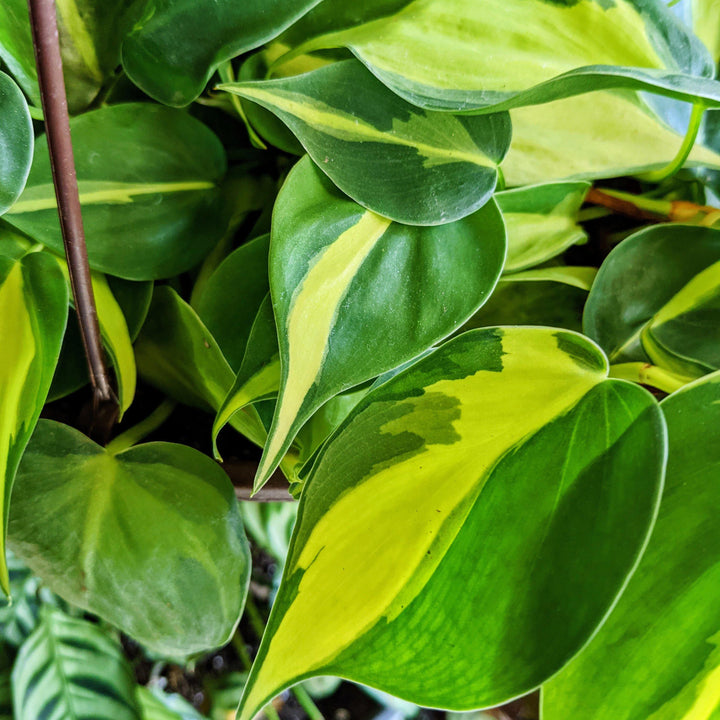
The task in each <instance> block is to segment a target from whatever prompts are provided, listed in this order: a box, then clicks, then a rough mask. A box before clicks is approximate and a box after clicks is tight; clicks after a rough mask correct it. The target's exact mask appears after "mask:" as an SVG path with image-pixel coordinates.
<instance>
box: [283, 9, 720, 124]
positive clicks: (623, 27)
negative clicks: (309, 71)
mask: <svg viewBox="0 0 720 720" xmlns="http://www.w3.org/2000/svg"><path fill="white" fill-rule="evenodd" d="M529 28H530V29H531V30H530V31H529ZM578 37H582V42H578ZM334 47H347V48H349V49H350V50H352V52H353V53H354V54H355V55H356V56H357V57H358V58H359V59H360V60H362V62H363V63H365V64H366V65H367V66H368V67H369V68H370V69H371V70H372V72H373V73H374V74H375V75H376V76H377V77H378V78H379V79H380V80H381V81H382V82H383V83H385V84H386V85H387V86H388V87H389V88H391V89H392V90H393V91H394V92H396V93H397V94H398V95H400V96H401V97H404V98H405V99H406V100H408V101H409V102H412V103H414V104H416V105H419V106H421V107H427V108H433V109H441V110H452V111H468V110H473V111H483V112H486V111H497V110H508V109H510V108H513V107H520V106H522V105H533V104H538V103H543V102H549V101H551V100H556V99H558V98H562V97H568V96H570V95H577V94H580V93H585V92H589V91H592V90H603V89H607V88H630V89H635V90H650V91H651V92H655V93H659V94H663V95H667V96H669V97H674V98H677V99H680V100H686V101H693V100H695V99H697V98H701V99H702V100H703V102H704V103H705V104H706V105H714V106H717V105H719V104H720V84H718V83H716V82H715V81H713V80H712V78H713V76H714V67H713V63H712V60H711V58H710V56H709V54H708V52H707V50H706V49H705V47H704V46H703V45H702V43H701V42H700V41H699V40H698V39H697V38H696V37H695V36H694V35H693V34H692V33H691V32H689V31H688V30H687V28H686V27H685V26H684V25H683V24H681V23H680V22H679V21H678V20H677V19H676V18H675V17H674V16H673V14H672V13H671V12H670V11H669V10H667V9H666V8H665V6H664V5H663V3H661V2H655V1H654V0H612V1H611V2H608V1H607V0H571V1H570V2H568V1H567V0H415V1H414V2H411V3H410V4H408V5H407V6H406V7H405V8H404V9H403V10H401V11H400V12H397V13H395V14H393V15H389V16H387V17H384V18H381V19H379V20H375V21H372V22H369V23H366V24H363V25H358V26H355V27H351V28H349V29H345V30H340V31H338V32H330V33H327V34H326V35H322V36H320V37H318V38H313V39H312V40H309V41H308V42H306V43H304V44H303V45H301V46H300V47H299V48H296V52H310V51H314V50H319V49H324V48H334Z"/></svg>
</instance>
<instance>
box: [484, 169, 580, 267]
mask: <svg viewBox="0 0 720 720" xmlns="http://www.w3.org/2000/svg"><path fill="white" fill-rule="evenodd" d="M589 187H590V184H589V183H585V182H574V183H571V182H566V183H548V184H545V185H537V186H535V187H525V188H518V189H516V190H506V191H505V192H500V193H497V194H496V195H495V199H496V200H497V203H498V206H499V207H500V210H501V211H502V214H503V218H504V220H505V227H506V228H507V235H508V254H507V259H506V260H505V267H504V270H503V272H505V273H509V272H515V271H517V270H524V269H525V268H529V267H533V266H535V265H540V263H543V262H545V261H546V260H550V259H551V258H553V257H555V256H556V255H559V254H560V253H562V252H564V251H565V250H567V249H568V248H569V247H570V246H571V245H574V244H576V243H582V242H585V241H586V240H587V235H586V234H585V231H584V230H583V229H582V228H581V227H580V226H579V225H578V224H577V213H578V210H579V209H580V206H581V205H582V204H583V201H584V200H585V195H586V193H587V191H588V188H589Z"/></svg>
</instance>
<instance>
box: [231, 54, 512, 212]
mask: <svg viewBox="0 0 720 720" xmlns="http://www.w3.org/2000/svg"><path fill="white" fill-rule="evenodd" d="M220 87H221V88H222V89H224V90H227V91H229V92H233V93H236V94H238V95H240V96H241V97H244V98H247V99H248V100H252V101H253V102H256V103H258V104H260V105H262V106H263V107H265V108H267V109H268V110H271V111H272V112H274V113H275V114H276V115H277V116H278V117H279V118H280V119H281V120H283V122H285V123H286V124H287V125H288V127H289V128H290V129H291V130H292V131H293V132H294V133H295V135H296V136H297V138H298V139H299V140H300V142H301V143H302V144H303V146H304V147H305V149H306V150H307V151H308V153H309V154H310V156H311V157H312V159H313V160H314V161H315V162H316V164H317V165H318V167H319V168H320V169H321V170H322V171H323V172H324V173H325V174H327V176H328V177H329V178H330V179H331V180H332V181H333V182H334V183H335V184H336V185H337V186H338V187H339V188H340V189H341V190H343V191H344V192H345V193H347V194H348V195H349V196H350V197H351V198H353V200H355V201H356V202H358V203H360V204H361V205H363V206H364V207H367V208H368V209H370V210H372V211H373V212H376V213H378V214H379V215H383V216H384V217H387V218H390V219H392V220H395V221H398V222H403V223H408V224H411V225H437V224H440V223H447V222H450V221H452V220H456V219H458V218H461V217H464V216H465V215H468V214H470V213H471V212H473V211H474V210H476V209H477V208H479V207H481V206H482V205H484V204H485V203H486V202H487V201H488V199H489V198H490V196H491V195H492V192H493V190H494V189H495V184H496V182H497V166H498V163H499V162H500V161H501V160H502V159H503V157H504V156H505V153H506V151H507V148H508V145H509V143H510V132H511V128H510V122H509V119H508V116H507V114H506V113H500V114H497V115H490V116H488V117H462V116H454V115H451V114H449V113H434V112H428V111H425V110H421V109H419V108H416V107H414V106H413V105H410V104H409V103H407V102H405V101H404V100H402V99H401V98H399V97H397V96H396V95H394V94H393V93H392V92H390V91H389V90H388V89H387V88H386V87H385V86H384V85H383V84H382V83H380V82H379V81H378V80H377V79H376V78H374V77H373V75H372V74H371V73H370V72H369V71H368V70H367V69H365V68H364V67H363V66H362V64H361V63H359V62H358V61H357V60H346V61H343V62H339V63H333V64H332V65H328V66H326V67H321V68H319V69H318V70H314V71H312V72H310V73H306V74H304V75H300V76H297V77H291V78H283V79H279V80H268V81H265V82H248V83H234V84H226V85H221V86H220Z"/></svg>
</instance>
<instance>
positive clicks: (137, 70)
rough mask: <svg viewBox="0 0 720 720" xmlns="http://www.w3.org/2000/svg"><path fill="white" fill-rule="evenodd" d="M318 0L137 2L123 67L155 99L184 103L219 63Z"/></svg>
mask: <svg viewBox="0 0 720 720" xmlns="http://www.w3.org/2000/svg"><path fill="white" fill-rule="evenodd" d="M318 2H320V0H243V1H242V2H236V0H143V2H142V3H140V5H141V7H142V12H141V13H140V16H139V17H138V18H137V19H136V20H135V22H134V25H133V28H132V31H131V32H130V33H129V34H128V36H127V37H126V38H125V42H124V44H123V49H122V62H123V67H124V68H125V71H126V72H127V74H128V75H129V76H130V78H131V79H132V80H133V82H135V83H136V84H137V85H138V86H139V87H141V88H142V89H143V90H144V91H145V92H146V93H147V94H148V95H150V96H151V97H153V98H155V99H156V100H159V101H160V102H162V103H165V104H166V105H174V106H176V107H181V106H183V105H188V104H190V103H191V102H192V101H193V100H195V99H196V98H197V97H198V95H200V93H201V92H202V91H203V90H204V89H205V85H206V84H207V82H208V80H210V77H211V76H212V74H213V73H214V72H215V70H216V69H217V68H218V67H219V66H220V65H221V64H222V63H224V62H225V61H227V60H230V59H231V58H234V57H236V56H237V55H241V54H242V53H245V52H247V51H248V50H252V49H253V48H256V47H259V46H260V45H262V44H264V43H266V42H267V41H268V40H271V39H272V38H273V37H275V36H276V35H279V34H280V33H281V32H282V31H283V30H285V28H287V27H288V26H289V25H291V24H292V23H293V22H294V21H295V20H297V19H298V18H299V17H301V16H302V15H303V14H304V13H306V12H307V11H308V10H310V8H312V7H313V6H314V5H317V4H318ZM198 28H202V33H198Z"/></svg>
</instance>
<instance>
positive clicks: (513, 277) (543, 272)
mask: <svg viewBox="0 0 720 720" xmlns="http://www.w3.org/2000/svg"><path fill="white" fill-rule="evenodd" d="M597 272H598V271H597V269H596V268H594V267H580V266H575V265H550V266H549V267H541V268H532V269H531V270H523V271H521V272H516V273H510V274H509V275H503V281H504V282H547V281H551V282H559V283H565V284H566V285H572V286H573V287H576V288H579V289H580V290H584V291H585V292H588V291H589V290H590V287H591V286H592V284H593V281H594V280H595V277H596V276H597Z"/></svg>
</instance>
